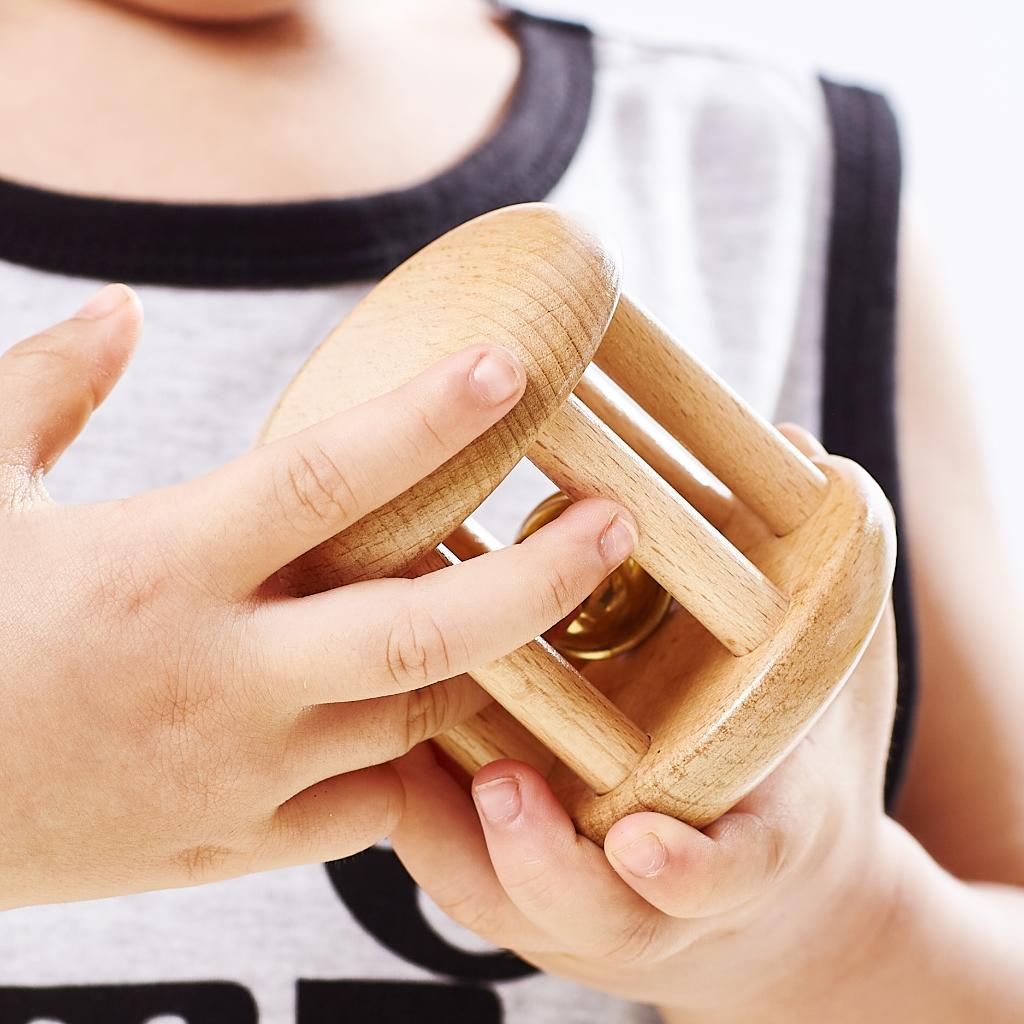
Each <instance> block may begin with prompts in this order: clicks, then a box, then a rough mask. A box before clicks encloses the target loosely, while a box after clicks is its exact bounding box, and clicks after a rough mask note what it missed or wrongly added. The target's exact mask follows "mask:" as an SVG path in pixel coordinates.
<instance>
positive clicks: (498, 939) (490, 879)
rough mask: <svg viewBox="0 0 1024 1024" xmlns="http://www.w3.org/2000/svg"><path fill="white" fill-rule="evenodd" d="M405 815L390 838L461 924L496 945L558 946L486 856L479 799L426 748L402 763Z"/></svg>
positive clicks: (421, 882)
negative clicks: (476, 805)
mask: <svg viewBox="0 0 1024 1024" xmlns="http://www.w3.org/2000/svg"><path fill="white" fill-rule="evenodd" d="M396 767H397V769H398V772H399V775H400V776H401V778H402V783H403V785H404V787H405V811H404V813H403V815H402V820H401V821H400V822H399V824H398V827H397V828H396V829H395V831H394V833H393V834H392V836H391V842H392V845H393V847H394V850H395V853H396V854H398V857H399V859H400V860H401V861H402V863H403V864H404V865H405V868H406V870H407V871H408V872H409V874H410V875H412V877H413V878H414V879H415V880H416V883H417V884H418V885H419V887H420V888H421V889H422V890H423V891H424V892H425V893H426V894H427V895H428V896H429V897H430V898H431V899H432V900H433V901H434V902H435V903H436V904H437V905H438V907H440V909H441V910H442V911H443V912H444V913H445V914H447V915H448V916H449V917H450V918H451V919H452V920H453V921H455V922H456V924H460V925H462V926H463V927H464V928H468V929H469V930H470V931H472V932H475V933H476V934H477V935H479V936H480V937H481V938H482V939H484V940H485V941H487V942H490V943H492V944H493V945H495V946H501V947H504V948H506V949H515V950H518V951H520V952H523V951H526V950H530V951H533V952H541V951H548V950H554V949H555V948H557V943H555V942H553V940H552V939H551V937H550V936H547V935H545V934H544V932H543V931H541V930H540V929H539V928H537V926H536V925H534V924H532V923H531V922H530V921H528V920H527V919H526V918H525V917H524V916H523V915H522V914H521V913H520V912H519V910H518V909H516V907H515V906H514V905H513V903H512V901H511V900H510V899H509V897H508V896H507V895H506V893H505V890H504V889H502V887H501V883H500V882H499V881H498V877H497V875H496V874H495V873H494V868H493V866H492V865H491V858H490V855H489V854H488V852H487V844H486V842H485V841H484V836H483V831H482V830H481V828H480V821H479V819H478V818H477V813H476V810H475V808H474V806H473V801H472V800H471V799H470V797H469V796H468V794H467V793H466V792H465V791H464V790H463V789H462V787H461V786H460V785H459V783H458V782H456V780H455V779H453V778H452V776H451V775H449V774H448V772H447V771H446V770H445V769H444V768H443V767H441V765H440V764H438V763H437V760H436V758H435V756H434V752H433V751H431V750H430V749H429V745H428V744H424V745H423V746H422V747H418V748H417V749H415V750H413V752H412V753H411V754H409V755H408V756H407V757H404V758H402V760H401V761H399V762H397V764H396Z"/></svg>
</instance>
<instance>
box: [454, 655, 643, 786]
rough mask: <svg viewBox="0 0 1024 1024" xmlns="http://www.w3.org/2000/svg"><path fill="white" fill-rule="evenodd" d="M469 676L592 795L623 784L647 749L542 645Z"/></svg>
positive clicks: (580, 678) (629, 725)
mask: <svg viewBox="0 0 1024 1024" xmlns="http://www.w3.org/2000/svg"><path fill="white" fill-rule="evenodd" d="M470 675H472V677H473V678H474V679H475V680H476V681H477V682H478V683H479V684H480V686H482V687H483V689H485V690H486V691H487V692H488V693H489V694H490V695H491V696H492V697H493V698H494V699H495V700H496V701H497V702H498V703H499V704H500V705H501V706H502V707H503V708H505V710H506V711H508V712H509V714H511V715H513V716H515V718H516V719H518V720H519V721H520V722H521V723H522V724H523V725H525V726H526V728H527V729H529V731H530V732H531V733H533V735H534V736H536V737H537V739H539V740H540V741H541V743H543V744H544V745H545V746H546V747H547V748H548V749H549V750H551V751H553V752H554V754H555V755H556V756H557V757H558V759H559V760H560V761H562V762H564V763H565V764H566V765H568V766H569V767H570V768H571V769H572V770H573V771H574V772H575V773H576V774H577V775H578V776H579V777H580V778H581V779H582V780H583V781H584V782H585V783H586V784H587V785H588V786H590V787H591V789H593V790H594V792H595V793H607V792H609V790H612V789H614V788H615V787H616V786H617V785H619V783H620V782H622V781H624V780H625V779H626V777H627V776H628V775H629V774H630V773H631V772H632V771H633V769H634V768H636V766H637V765H638V764H639V763H640V759H641V758H642V757H643V756H644V754H645V753H646V752H647V748H648V747H649V746H650V743H651V741H650V737H648V735H647V734H646V733H645V732H642V731H641V730H640V729H639V728H637V726H636V725H634V724H633V722H631V721H630V720H629V719H628V718H627V717H626V716H625V715H624V714H623V713H622V712H621V711H620V710H619V709H618V708H617V707H616V706H615V705H614V704H612V702H611V701H610V700H608V698H607V697H605V695H604V694H603V693H601V691H600V690H598V689H596V688H595V687H594V686H593V685H592V684H591V683H589V682H588V681H587V680H586V679H584V678H583V676H581V675H580V674H579V672H577V671H576V669H574V668H573V667H572V665H570V664H569V663H568V662H567V661H566V660H565V659H564V658H563V657H562V656H561V655H560V654H559V653H558V652H557V651H556V650H555V649H554V648H553V647H551V646H550V645H549V644H547V643H545V641H543V640H540V639H537V640H534V641H532V642H531V643H529V644H527V645H526V646H525V647H520V648H519V649H518V650H516V651H513V652H512V653H511V654H509V655H506V657H504V658H499V659H498V660H497V661H493V662H491V664H489V665H484V666H483V667H482V668H477V669H473V671H472V672H471V673H470Z"/></svg>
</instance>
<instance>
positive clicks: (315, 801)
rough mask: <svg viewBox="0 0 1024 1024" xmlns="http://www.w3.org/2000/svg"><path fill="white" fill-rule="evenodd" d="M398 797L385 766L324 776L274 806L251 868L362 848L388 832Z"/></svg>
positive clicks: (398, 810)
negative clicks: (275, 808) (275, 809)
mask: <svg viewBox="0 0 1024 1024" xmlns="http://www.w3.org/2000/svg"><path fill="white" fill-rule="evenodd" d="M404 802H405V791H404V789H403V788H402V783H401V780H400V779H399V777H398V773H397V772H396V771H395V769H394V768H393V767H392V766H391V765H378V766H375V767H371V768H364V769H363V770H362V771H357V772H351V773H349V774H347V775H337V776H335V777H333V778H330V779H324V781H322V782H319V783H317V784H316V785H314V786H311V787H309V788H308V789H305V790H303V791H302V792H301V793H298V794H297V795H296V796H293V797H292V798H291V799H290V800H287V801H286V802H285V803H283V804H281V806H280V807H278V809H277V811H276V813H275V814H274V816H273V818H272V819H271V821H270V823H269V825H268V827H267V831H266V834H265V836H264V839H263V843H262V844H261V847H260V864H259V866H258V868H255V867H254V868H253V870H261V871H262V870H268V869H270V868H278V867H288V866H290V865H293V864H312V863H317V862H324V861H329V860H337V859H338V858H340V857H349V856H351V855H352V854H353V853H358V852H359V851H360V850H365V849H367V848H369V847H371V846H373V844H374V843H376V842H377V841H378V840H380V839H383V838H384V837H385V836H388V835H390V834H391V832H392V830H393V829H394V828H395V826H396V825H397V824H398V821H399V819H400V818H401V816H402V807H403V805H404Z"/></svg>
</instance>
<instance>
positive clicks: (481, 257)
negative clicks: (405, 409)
mask: <svg viewBox="0 0 1024 1024" xmlns="http://www.w3.org/2000/svg"><path fill="white" fill-rule="evenodd" d="M618 294H619V269H618V264H617V262H616V258H615V256H614V254H613V253H612V252H611V251H610V250H609V249H608V248H607V246H605V245H604V244H603V243H602V242H601V240H600V239H598V238H597V237H596V236H594V235H593V234H592V233H591V232H590V231H589V230H588V229H587V228H586V227H584V226H582V225H581V224H580V223H579V222H578V221H576V220H574V219H572V218H570V217H568V216H566V215H564V214H562V213H560V212H559V211H557V210H555V209H554V208H553V207H550V206H544V205H541V204H529V205H526V206H519V207H512V208H509V209H505V210H498V211H495V212H494V213H490V214H485V215H484V216H483V217H478V218H477V219H475V220H473V221H470V222H468V223H467V224H464V225H462V226H461V227H458V228H456V229H455V230H453V231H451V232H449V233H448V234H446V235H444V236H442V237H441V238H439V239H437V240H436V241H435V242H433V243H431V244H430V245H428V246H427V247H426V248H425V249H423V250H421V251H420V252H419V253H417V254H416V255H415V256H413V257H411V258H410V259H409V260H407V261H406V262H405V263H403V264H402V265H401V266H400V267H398V268H397V269H396V270H394V271H393V272H392V273H391V274H389V275H388V276H387V277H386V278H385V279H384V280H383V281H381V282H380V284H378V285H377V287H376V288H374V289H373V291H372V292H371V293H370V294H369V295H368V296H367V297H366V298H365V299H363V301H362V302H360V303H359V304H358V305H357V306H356V308H355V309H354V310H353V311H352V312H351V313H350V314H349V315H348V316H347V317H346V318H345V319H344V320H343V321H342V323H341V324H340V325H339V326H338V327H337V328H336V329H335V330H334V331H333V332H332V333H331V334H330V335H329V336H328V337H327V338H326V340H325V341H324V342H323V343H322V344H321V345H320V347H319V348H318V349H317V350H316V351H315V352H314V353H313V355H312V356H311V357H310V358H309V360H308V361H307V362H306V364H305V365H304V366H303V367H302V369H301V370H300V371H299V373H298V375H297V376H296V377H295V379H294V380H293V381H292V383H291V385H290V386H289V387H288V389H287V390H286V391H285V392H284V394H283V395H282V397H281V399H280V401H279V402H278V404H277V407H276V408H275V409H274V411H273V413H272V414H271V416H270V419H269V420H268V422H267V424H266V426H265V427H264V430H263V433H262V435H261V440H262V441H270V440H274V439H275V438H278V437H283V436H285V435H288V434H292V433H294V432H296V431H298V430H301V429H302V428H304V427H307V426H309V425H311V424H313V423H316V422H319V421H321V420H324V419H327V418H328V417H329V416H331V415H333V414H334V413H337V412H340V411H342V410H343V409H348V408H351V407H352V406H354V405H358V404H359V403H361V402H365V401H367V400H369V399H371V398H375V397H377V396H379V395H381V394H384V393H385V392H387V391H390V390H392V389H393V388H395V387H398V386H399V385H401V384H404V383H405V382H407V381H409V380H411V379H412V378H413V377H414V376H415V375H416V374H418V373H420V372H421V371H423V370H425V369H426V368H427V367H428V366H430V365H431V364H433V363H435V362H437V360H439V359H441V358H443V357H444V356H446V355H449V354H451V353H453V352H457V351H459V350H460V349H464V348H467V347H468V346H470V345H475V344H480V343H490V344H498V345H503V346H505V347H506V348H508V349H510V350H511V351H513V352H515V353H516V355H518V356H519V358H520V359H521V360H522V361H523V364H524V366H525V367H526V373H527V388H526V393H525V395H524V396H523V398H522V399H521V400H520V401H519V403H518V404H517V405H516V406H515V408H514V409H513V410H512V411H511V412H510V413H508V415H506V416H505V417H503V419H502V420H501V421H500V422H499V423H497V424H496V425H495V426H494V427H492V428H491V429H490V430H488V431H487V432H486V433H485V434H484V435H483V436H482V437H481V438H479V439H478V440H477V441H476V443H475V444H473V445H471V446H470V447H469V448H467V449H465V450H464V451H463V452H461V453H460V454H459V455H457V456H455V457H454V458H453V459H451V460H449V461H448V462H447V463H446V464H445V465H444V466H442V467H441V468H440V469H438V470H437V471H435V472H434V473H432V474H431V475H430V476H428V477H427V478H426V479H424V480H423V481H421V482H420V483H419V484H418V485H416V486H415V487H413V488H411V489H410V490H408V491H406V492H405V493H404V494H402V495H399V497H397V498H396V499H395V500H393V501H391V502H390V503H388V504H387V505H385V506H384V507H383V508H381V509H378V510H377V511H376V512H375V513H374V514H373V515H372V516H367V517H365V518H364V519H363V520H362V521H361V522H359V523H356V524H355V525H353V526H352V527H350V528H349V529H348V530H346V531H345V532H344V533H342V534H339V535H338V536H337V537H334V538H333V539H331V540H330V541H327V542H326V543H324V544H321V545H320V546H319V547H317V548H315V549H314V550H313V551H311V552H309V553H308V554H307V555H305V556H304V557H303V558H301V559H299V560H298V561H297V562H295V563H293V564H292V566H290V567H289V568H288V569H287V570H286V571H285V572H283V573H282V579H283V580H284V581H285V583H286V584H287V586H288V588H289V589H290V590H291V591H292V592H293V593H297V594H307V593H315V592H317V591H320V590H325V589H328V588H330V587H334V586H338V585H339V584H341V583H346V582H354V581H356V580H360V579H369V578H374V577H380V576H391V575H399V574H401V573H403V572H404V571H405V570H406V569H407V568H408V566H409V565H410V564H411V563H412V562H413V561H415V559H416V558H417V557H418V556H419V555H421V554H423V553H424V552H425V551H427V550H429V549H430V548H432V547H433V546H434V545H436V544H438V543H439V542H440V541H441V540H443V539H444V538H445V537H446V536H447V535H448V534H449V533H450V532H451V531H452V530H453V529H454V528H455V527H456V526H457V525H458V524H459V523H461V522H462V520H463V519H465V518H466V516H468V515H469V513H470V512H472V511H473V510H474V509H475V508H476V507H477V505H479V504H480V502H481V501H482V500H483V499H484V498H485V497H486V496H487V495H488V494H489V493H490V492H491V491H492V490H493V489H494V488H495V487H496V486H497V485H498V483H500V482H501V480H502V479H503V478H504V477H505V476H506V475H507V474H508V472H509V471H510V470H511V469H512V467H513V466H514V465H515V464H516V463H517V462H518V461H519V459H520V458H521V456H522V455H523V453H524V452H525V451H526V448H527V446H528V445H529V443H530V442H531V441H532V439H533V436H534V434H535V433H536V431H537V430H538V428H539V427H540V426H541V425H542V424H543V423H544V422H545V421H546V420H547V418H548V417H549V416H551V415H552V414H553V413H554V412H555V411H556V410H557V409H558V408H559V406H560V405H561V404H562V403H563V402H564V401H565V399H566V398H567V397H568V395H569V393H570V392H571V390H572V388H573V387H575V385H576V382H577V380H578V379H579V377H580V376H581V374H582V373H583V371H584V369H585V368H586V366H587V364H588V363H589V362H590V360H591V358H592V357H593V354H594V351H595V350H596V348H597V345H598V343H599V342H600V340H601V337H602V335H603V333H604V331H605V328H606V327H607V325H608V322H609V320H610V318H611V315H612V312H613V310H614V308H615V303H616V301H617V300H618Z"/></svg>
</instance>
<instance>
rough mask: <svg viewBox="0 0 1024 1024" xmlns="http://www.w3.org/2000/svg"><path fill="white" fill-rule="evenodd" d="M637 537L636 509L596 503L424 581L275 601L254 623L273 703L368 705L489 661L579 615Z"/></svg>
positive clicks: (379, 584) (581, 504) (578, 507)
mask: <svg viewBox="0 0 1024 1024" xmlns="http://www.w3.org/2000/svg"><path fill="white" fill-rule="evenodd" d="M634 538H635V526H634V525H633V522H632V519H631V518H630V517H629V515H628V513H626V512H624V511H623V510H621V509H620V508H619V507H618V506H617V505H615V504H613V503H612V502H610V501H604V500H601V499H594V500H590V501H585V502H579V503H578V504H575V505H573V506H572V507H571V508H569V509H567V510H566V512H564V513H563V514H562V515H561V516H560V517H559V518H558V519H557V520H556V521H555V522H553V523H551V524H549V525H548V526H545V527H544V528H543V529H541V530H538V531H537V532H536V533H535V534H534V535H533V536H532V537H530V538H529V539H528V540H526V541H524V542H523V543H522V544H517V545H514V546H513V547H509V548H504V549H502V550H500V551H495V552H492V553H490V554H486V555H481V556H480V557H478V558H473V559H470V560H469V561H466V562H462V563H460V564H458V565H453V566H451V567H449V568H446V569H441V570H438V571H436V572H432V573H429V574H428V575H426V576H421V577H419V578H418V579H413V580H406V579H388V580H370V581H367V582H365V583H358V584H353V585H351V586H348V587H343V588H340V589H339V590H336V591H329V592H327V593H323V594H315V595H313V596H310V597H303V598H281V599H277V600H274V601H271V602H267V603H266V604H263V605H261V606H258V607H257V608H256V609H255V610H254V611H253V613H252V615H253V619H252V620H251V624H252V629H253V637H254V639H253V640H252V641H251V642H254V643H255V644H257V645H258V654H257V658H258V660H259V662H260V664H261V666H263V673H264V678H265V680H266V683H267V684H268V686H269V687H270V688H271V690H270V692H269V693H268V695H267V699H268V700H269V701H271V702H274V703H276V704H280V703H281V702H282V701H283V702H286V703H287V704H288V706H290V707H294V706H296V705H300V706H305V705H308V704H314V703H331V702H334V701H351V700H364V699H366V698H369V697H381V696H384V695H387V694H393V693H399V692H402V691H405V690H410V689H415V688H418V687H421V686H426V685H428V684H429V683H433V682H437V681H438V680H440V679H448V678H450V677H452V676H456V675H459V674H460V673H462V672H468V671H470V670H471V669H473V668H474V667H477V666H480V665H485V664H487V663H488V662H491V661H494V660H495V659H497V658H500V657H502V656H503V655H505V654H508V653H509V652H510V651H513V650H515V648H517V647H521V646H522V645H523V644H525V643H527V642H529V641H530V640H532V639H533V638H534V637H536V636H538V635H539V634H541V633H542V632H544V630H545V629H548V628H549V627H551V626H552V625H554V623H556V622H558V621H559V619H561V618H563V617H564V616H565V615H567V614H568V613H569V612H570V611H572V610H573V608H575V607H576V606H577V605H579V604H580V602H581V601H583V600H584V599H585V598H586V597H587V596H588V595H589V594H591V593H592V592H593V591H594V590H595V588H596V587H597V586H598V584H599V583H600V582H601V580H602V579H604V577H605V576H606V575H607V574H608V573H609V572H610V571H611V570H612V569H613V568H614V567H615V566H616V565H618V564H619V563H620V562H621V561H622V560H623V559H624V558H626V557H627V555H628V554H629V553H630V551H631V550H632V547H633V543H634Z"/></svg>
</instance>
